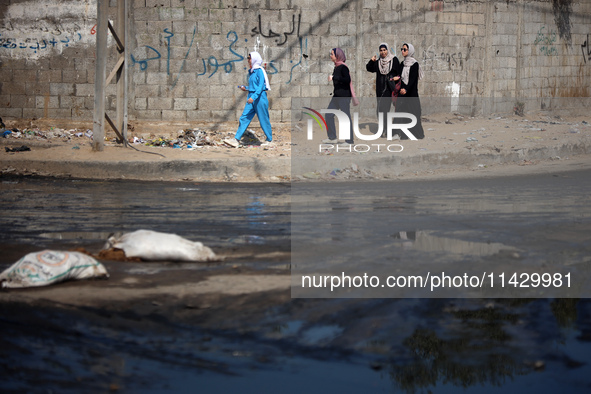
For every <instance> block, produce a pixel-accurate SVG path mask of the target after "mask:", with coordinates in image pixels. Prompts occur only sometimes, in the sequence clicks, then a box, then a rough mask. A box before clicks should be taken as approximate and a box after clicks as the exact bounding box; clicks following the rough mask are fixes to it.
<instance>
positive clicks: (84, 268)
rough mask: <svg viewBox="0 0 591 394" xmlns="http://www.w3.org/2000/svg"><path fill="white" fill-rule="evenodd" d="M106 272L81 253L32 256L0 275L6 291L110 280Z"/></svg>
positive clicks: (45, 251) (56, 252) (48, 253)
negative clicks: (62, 283)
mask: <svg viewBox="0 0 591 394" xmlns="http://www.w3.org/2000/svg"><path fill="white" fill-rule="evenodd" d="M108 277H109V274H108V272H107V270H106V268H105V267H104V266H103V265H102V264H101V263H99V262H98V261H97V260H96V259H94V258H93V257H91V256H88V255H86V254H84V253H80V252H64V251H56V250H43V251H41V252H36V253H29V254H27V255H26V256H24V257H23V258H21V259H20V260H19V261H17V262H16V263H14V264H13V265H12V266H10V267H9V268H7V269H6V270H4V272H2V273H1V274H0V283H2V287H3V288H7V287H8V288H19V287H38V286H48V285H51V284H54V283H58V282H64V281H67V280H79V279H90V278H108Z"/></svg>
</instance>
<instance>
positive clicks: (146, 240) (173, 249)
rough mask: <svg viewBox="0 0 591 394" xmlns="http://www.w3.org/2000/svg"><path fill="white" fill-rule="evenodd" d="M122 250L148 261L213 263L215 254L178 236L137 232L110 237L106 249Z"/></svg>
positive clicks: (215, 258)
mask: <svg viewBox="0 0 591 394" xmlns="http://www.w3.org/2000/svg"><path fill="white" fill-rule="evenodd" d="M109 248H116V249H122V250H123V251H124V252H125V256H126V257H128V258H129V257H139V258H140V259H142V260H146V261H201V262H203V261H212V260H219V258H218V257H217V256H216V255H215V253H214V252H213V251H212V250H211V249H210V248H208V247H207V246H205V245H203V244H202V243H201V242H193V241H189V240H188V239H185V238H183V237H181V236H179V235H176V234H168V233H160V232H157V231H151V230H137V231H134V232H131V233H126V234H123V235H121V236H111V237H109V239H108V241H107V244H106V245H105V247H104V249H109Z"/></svg>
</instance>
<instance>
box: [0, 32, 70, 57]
mask: <svg viewBox="0 0 591 394" xmlns="http://www.w3.org/2000/svg"><path fill="white" fill-rule="evenodd" d="M79 41H82V34H80V33H75V34H73V35H67V36H62V35H61V34H57V35H54V36H53V37H51V38H49V37H48V38H40V37H26V38H25V37H20V38H17V37H10V36H7V37H5V36H4V34H2V33H0V48H4V49H9V50H17V51H23V50H24V51H30V52H33V54H37V53H38V52H40V51H43V50H52V49H63V48H67V47H69V46H70V45H71V44H74V43H76V42H79Z"/></svg>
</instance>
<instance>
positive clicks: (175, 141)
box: [130, 129, 222, 149]
mask: <svg viewBox="0 0 591 394" xmlns="http://www.w3.org/2000/svg"><path fill="white" fill-rule="evenodd" d="M217 134H218V132H215V131H214V132H211V133H209V134H208V133H207V132H205V131H202V130H199V129H185V130H181V131H179V136H178V137H177V138H168V139H166V138H163V137H159V138H156V139H152V140H144V139H143V138H137V137H135V138H134V139H133V140H132V141H130V142H132V143H136V144H137V143H140V144H144V145H146V146H163V147H170V148H187V149H192V148H195V147H197V146H206V145H209V146H221V145H222V144H221V143H220V142H219V141H218V139H219V138H221V137H218V136H217Z"/></svg>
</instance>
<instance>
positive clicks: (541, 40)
mask: <svg viewBox="0 0 591 394" xmlns="http://www.w3.org/2000/svg"><path fill="white" fill-rule="evenodd" d="M545 29H546V26H542V27H540V30H538V35H537V36H536V40H535V41H534V45H538V46H539V48H540V53H541V54H542V55H546V56H552V55H558V50H557V49H556V47H555V46H554V44H555V43H556V40H557V38H556V32H555V31H554V30H550V32H544V30H545Z"/></svg>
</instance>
